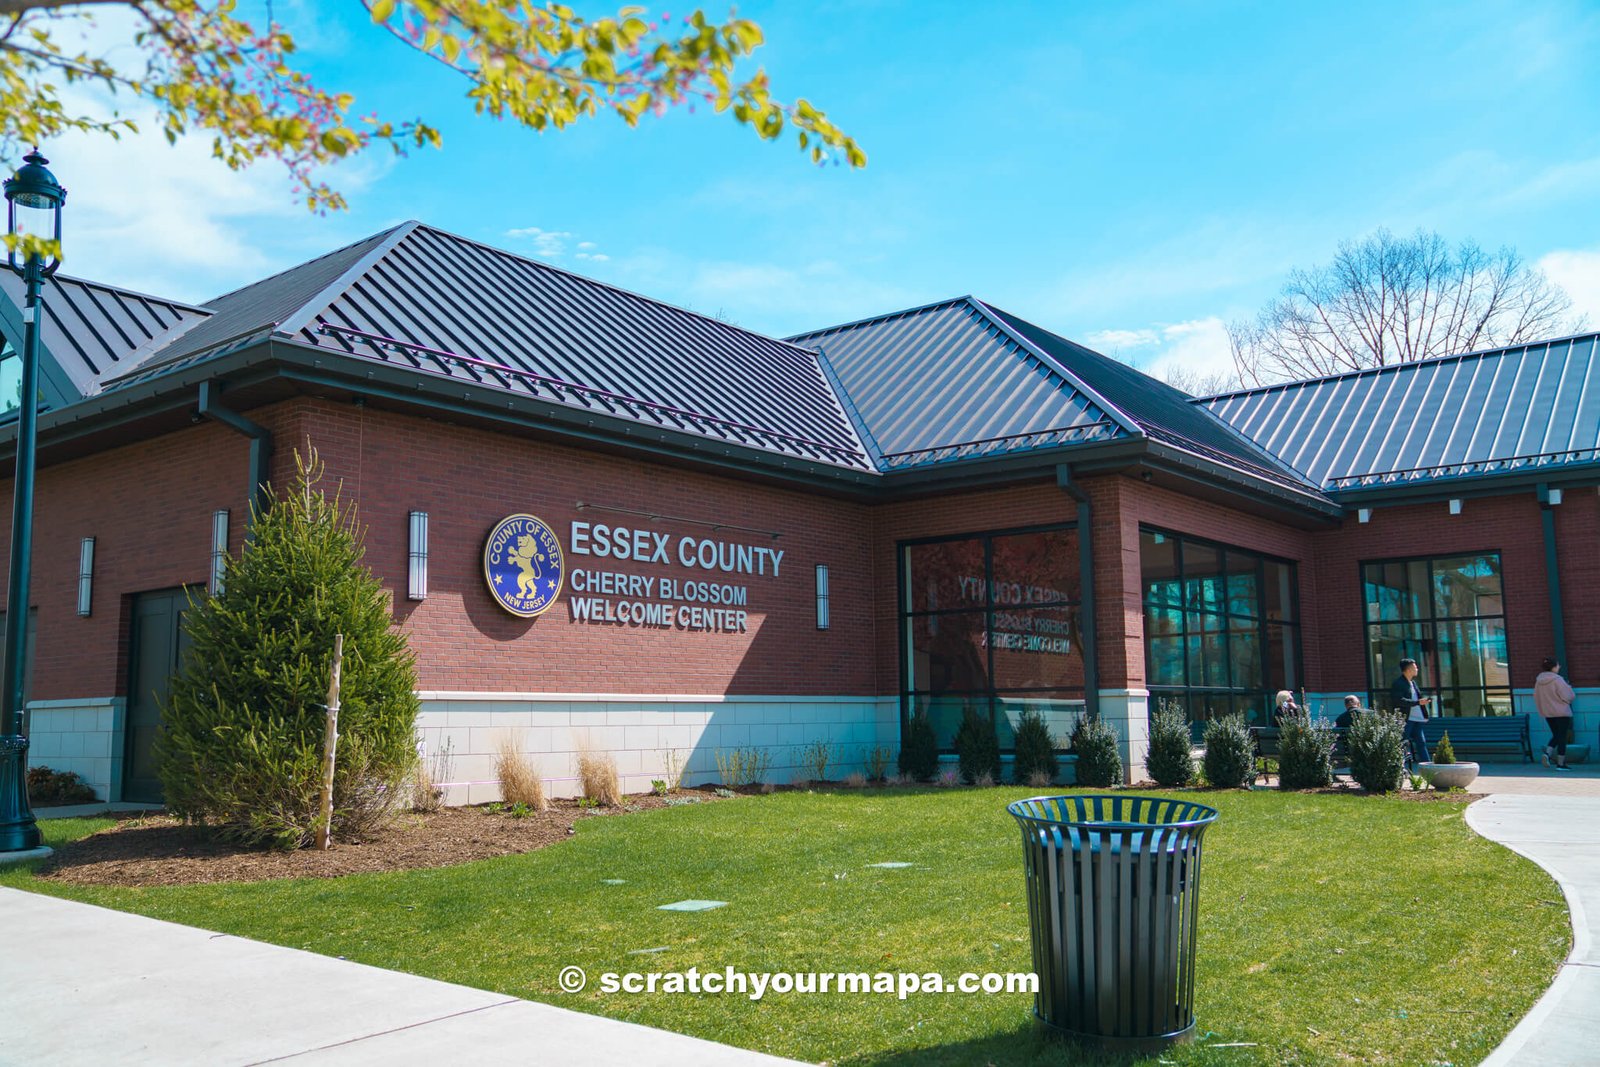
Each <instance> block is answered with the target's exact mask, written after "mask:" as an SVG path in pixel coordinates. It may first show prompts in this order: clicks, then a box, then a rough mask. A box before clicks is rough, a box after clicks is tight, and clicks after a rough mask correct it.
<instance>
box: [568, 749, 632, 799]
mask: <svg viewBox="0 0 1600 1067" xmlns="http://www.w3.org/2000/svg"><path fill="white" fill-rule="evenodd" d="M578 778H579V780H580V781H581V782H582V783H583V796H582V797H580V798H579V802H580V804H581V803H582V801H583V800H590V801H593V802H594V803H595V804H600V805H603V806H605V807H608V808H614V807H616V806H617V805H618V804H621V803H622V782H621V781H620V780H619V778H618V777H617V761H616V759H615V758H613V757H612V755H611V753H609V752H595V751H592V750H590V749H587V748H584V749H579V750H578Z"/></svg>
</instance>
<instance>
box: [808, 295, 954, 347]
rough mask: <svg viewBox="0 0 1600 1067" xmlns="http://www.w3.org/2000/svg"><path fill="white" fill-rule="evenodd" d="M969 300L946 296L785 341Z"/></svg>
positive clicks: (915, 313) (809, 331)
mask: <svg viewBox="0 0 1600 1067" xmlns="http://www.w3.org/2000/svg"><path fill="white" fill-rule="evenodd" d="M971 299H972V297H971V295H966V296H947V297H945V298H944V299H943V300H935V301H933V302H932V303H928V304H918V305H916V306H915V307H908V308H901V309H900V310H899V311H885V312H883V313H882V314H879V315H868V316H867V317H866V318H864V319H853V320H851V321H850V322H841V323H839V324H838V325H837V326H824V327H823V328H822V329H820V330H808V331H806V332H805V333H792V334H790V335H789V336H788V338H786V340H788V341H790V342H791V343H798V342H797V341H796V339H797V338H801V337H821V336H822V335H823V334H829V333H839V332H841V331H843V330H853V329H855V328H856V327H858V326H868V325H871V324H872V323H874V322H887V321H888V320H889V319H897V318H901V317H902V316H905V315H917V314H920V313H921V312H924V311H932V310H933V309H934V308H941V307H947V306H949V305H951V304H959V303H961V302H962V301H964V300H971Z"/></svg>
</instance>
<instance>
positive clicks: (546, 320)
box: [124, 222, 874, 470]
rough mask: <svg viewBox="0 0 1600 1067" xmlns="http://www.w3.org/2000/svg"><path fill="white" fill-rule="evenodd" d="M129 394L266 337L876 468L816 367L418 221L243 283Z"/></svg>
mask: <svg viewBox="0 0 1600 1067" xmlns="http://www.w3.org/2000/svg"><path fill="white" fill-rule="evenodd" d="M211 307H212V308H213V310H214V311H215V312H216V314H215V315H214V316H213V318H212V319H211V320H210V321H208V322H207V323H205V324H204V325H203V326H201V327H199V328H197V329H195V330H194V331H193V332H192V333H191V334H190V335H188V336H186V337H184V338H183V339H181V340H180V341H179V342H178V343H177V344H175V345H172V346H170V347H169V348H168V349H167V350H166V351H163V352H162V353H161V354H160V355H159V357H157V358H155V359H152V360H151V361H149V362H148V363H146V364H145V365H144V366H143V367H141V368H139V371H138V373H137V374H135V375H133V376H130V377H129V378H127V379H124V380H125V381H132V380H143V379H145V378H148V377H150V376H153V375H154V374H157V373H161V372H163V371H165V370H167V369H170V368H171V367H173V366H177V365H180V364H183V363H185V362H186V361H188V359H189V358H190V357H192V356H194V355H196V354H198V353H203V352H205V351H206V350H207V349H208V348H209V347H210V346H214V345H218V344H224V343H227V342H228V341H230V340H233V339H236V338H239V337H242V336H247V335H254V334H256V333H258V332H260V331H263V330H267V331H270V332H271V334H272V335H273V336H279V337H282V338H285V339H288V340H294V341H298V342H300V343H303V344H308V345H314V346H317V347H319V348H322V349H325V350H329V351H332V352H337V353H340V354H342V355H345V356H348V357H350V358H355V359H374V360H381V361H383V362H385V363H389V364H393V365H397V366H401V367H405V368H408V369H411V370H415V371H418V372H420V373H425V374H430V375H438V376H443V377H449V378H454V379H458V380H461V381H464V382H471V383H473V384H475V385H480V386H486V387H489V388H496V389H502V390H505V391H507V392H511V393H517V394H521V395H525V396H529V397H536V398H538V399H541V400H544V401H546V402H551V403H558V404H563V405H567V406H572V407H577V408H580V409H583V410H588V411H593V412H596V413H598V414H604V415H607V416H612V417H617V418H621V419H627V420H632V421H637V422H642V423H644V424H646V425H649V426H654V427H660V428H664V429H670V430H677V431H682V432H687V433H692V434H696V435H699V436H703V437H709V438H712V439H714V440H717V441H721V442H728V443H734V444H739V445H745V446H749V447H753V448H758V449H763V450H766V451H772V452H778V453H782V454H785V455H791V456H795V457H798V458H803V459H807V460H813V461H817V462H822V463H828V464H835V465H840V466H845V467H850V468H853V469H857V470H873V469H874V466H873V463H872V461H871V459H870V458H869V457H868V455H867V451H866V448H865V446H864V445H863V444H862V442H861V440H860V438H859V437H858V436H857V434H856V430H855V427H854V425H853V424H852V422H851V420H850V418H849V416H848V415H847V414H846V412H845V410H844V408H843V407H842V406H841V404H840V402H839V400H838V398H837V397H836V396H835V394H834V392H833V390H832V389H831V388H830V386H829V383H828V380H827V378H826V376H825V375H824V374H823V371H822V369H821V367H820V366H819V365H818V362H817V359H816V357H815V354H814V353H812V352H809V351H807V350H805V349H802V348H799V347H797V346H794V345H791V344H788V343H786V342H783V341H777V340H774V339H772V338H769V337H765V336H762V335H760V334H756V333H751V332H750V331H747V330H743V329H740V328H739V327H736V326H732V325H729V324H728V323H724V322H719V321H717V320H714V319H709V318H706V317H705V316H702V315H698V314H695V313H694V312H691V311H686V310H684V309H682V308H677V307H673V306H671V305H668V304H664V303H661V302H660V301H656V300H652V299H650V298H648V297H642V296H639V295H636V294H633V293H628V292H625V291H623V290H620V289H617V288H615V287H613V286H609V285H606V284H604V283H602V282H597V281H594V280H591V279H588V278H583V277H580V276H578V275H574V274H570V273H568V272H566V271H563V270H560V269H558V268H555V267H551V266H548V265H546V264H542V263H538V262H535V261H533V260H529V259H525V258H523V257H521V256H517V255H514V254H512V253H510V252H505V251H502V250H500V249H496V248H492V247H490V246H488V245H483V244H480V243H478V242H476V241H471V240H468V239H466V238H462V237H458V236H456V235H454V234H449V233H445V232H443V231H440V230H436V229H433V228H432V227H428V226H424V225H422V224H420V223H416V222H408V223H405V224H403V225H401V226H398V227H395V228H393V229H391V230H387V231H385V232H383V233H380V234H375V235H373V236H372V237H369V238H367V239H365V240H363V241H359V242H356V243H355V244H352V245H349V246H347V247H345V248H342V249H339V250H338V251H336V252H332V253H329V254H328V255H326V256H322V257H320V258H319V259H316V260H313V261H311V262H310V263H306V264H302V265H301V266H299V267H295V268H293V269H291V270H288V271H285V272H283V273H281V274H278V275H275V276H273V277H272V278H269V279H266V280H264V281H262V282H258V283H256V284H254V285H250V286H246V287H244V288H243V289H239V290H236V291H235V292H233V293H229V294H227V295H225V296H223V297H220V298H218V299H217V300H216V301H214V302H213V303H212V305H211Z"/></svg>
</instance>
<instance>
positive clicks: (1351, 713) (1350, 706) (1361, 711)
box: [1333, 694, 1372, 730]
mask: <svg viewBox="0 0 1600 1067" xmlns="http://www.w3.org/2000/svg"><path fill="white" fill-rule="evenodd" d="M1370 710H1372V709H1370V708H1364V707H1362V706H1361V698H1360V697H1358V696H1355V695H1354V694H1352V695H1350V696H1347V697H1345V698H1344V710H1343V711H1342V712H1340V713H1339V717H1338V718H1337V719H1335V720H1333V725H1335V726H1337V727H1338V728H1339V729H1341V730H1348V729H1349V728H1350V726H1351V724H1352V723H1354V722H1355V720H1356V716H1357V715H1365V714H1366V713H1367V712H1368V711H1370Z"/></svg>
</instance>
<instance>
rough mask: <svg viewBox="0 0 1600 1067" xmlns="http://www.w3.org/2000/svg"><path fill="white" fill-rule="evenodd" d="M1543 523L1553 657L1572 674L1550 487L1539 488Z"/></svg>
mask: <svg viewBox="0 0 1600 1067" xmlns="http://www.w3.org/2000/svg"><path fill="white" fill-rule="evenodd" d="M1539 519H1540V521H1541V522H1542V523H1543V525H1544V580H1545V588H1546V590H1547V595H1548V597H1549V599H1550V635H1551V638H1552V639H1553V644H1554V645H1555V648H1554V650H1553V651H1552V652H1551V655H1553V656H1555V658H1556V662H1558V663H1560V664H1561V667H1562V669H1563V670H1564V671H1571V670H1572V666H1571V664H1569V663H1568V662H1567V627H1566V623H1565V622H1564V621H1563V620H1562V612H1561V566H1560V563H1559V562H1558V561H1557V559H1556V511H1555V508H1554V507H1552V506H1551V504H1550V487H1549V486H1548V485H1545V484H1544V483H1542V482H1541V483H1540V484H1539Z"/></svg>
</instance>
